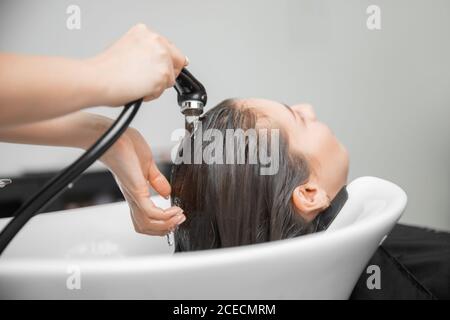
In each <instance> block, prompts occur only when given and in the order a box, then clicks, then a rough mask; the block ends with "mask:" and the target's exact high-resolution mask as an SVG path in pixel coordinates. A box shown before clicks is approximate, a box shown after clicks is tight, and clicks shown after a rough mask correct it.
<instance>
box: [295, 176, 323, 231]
mask: <svg viewBox="0 0 450 320" xmlns="http://www.w3.org/2000/svg"><path fill="white" fill-rule="evenodd" d="M292 201H293V203H294V206H295V207H296V208H297V212H298V214H300V215H301V216H302V217H303V218H304V219H305V220H306V221H308V222H310V221H312V220H314V219H315V218H316V216H317V215H318V214H319V213H320V212H322V211H323V210H325V209H326V208H328V206H329V205H330V200H329V198H328V195H327V193H326V192H325V190H324V189H323V188H321V187H320V186H319V185H318V184H317V183H316V182H313V181H308V182H307V183H305V184H302V185H300V186H298V187H297V188H295V189H294V192H293V193H292Z"/></svg>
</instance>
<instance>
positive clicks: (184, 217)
mask: <svg viewBox="0 0 450 320" xmlns="http://www.w3.org/2000/svg"><path fill="white" fill-rule="evenodd" d="M184 221H186V216H185V215H181V217H180V218H179V220H178V224H182V223H183V222H184Z"/></svg>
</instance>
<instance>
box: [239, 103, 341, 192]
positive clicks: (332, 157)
mask: <svg viewBox="0 0 450 320" xmlns="http://www.w3.org/2000/svg"><path fill="white" fill-rule="evenodd" d="M239 101H240V102H241V103H242V106H248V107H252V108H255V109H256V110H257V111H259V112H262V113H263V114H264V115H266V116H267V117H268V118H270V120H271V121H272V122H273V124H272V127H273V128H277V127H279V128H280V129H283V130H284V131H285V132H286V133H287V134H288V139H289V148H290V150H291V151H292V152H299V153H301V154H302V155H304V156H305V157H306V159H307V160H308V163H309V165H310V167H311V171H312V173H311V174H312V175H314V178H315V179H316V180H317V181H318V182H319V183H320V184H321V186H322V187H323V188H324V189H325V190H326V192H327V194H328V196H329V197H330V198H334V197H335V195H336V194H337V193H338V192H339V190H340V189H341V188H342V187H343V186H344V185H346V184H347V175H348V167H349V157H348V153H347V150H346V149H345V147H344V146H343V145H342V144H341V143H340V142H339V140H338V139H337V138H336V136H335V135H334V134H333V132H332V131H331V130H330V128H329V127H328V126H327V125H325V124H324V123H322V122H320V121H318V120H317V118H316V114H315V113H314V109H313V108H312V107H311V106H310V105H308V104H296V105H292V106H286V105H283V104H281V103H279V102H275V101H271V100H265V99H244V100H239Z"/></svg>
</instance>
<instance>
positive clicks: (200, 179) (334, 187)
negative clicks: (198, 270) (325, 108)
mask: <svg viewBox="0 0 450 320" xmlns="http://www.w3.org/2000/svg"><path fill="white" fill-rule="evenodd" d="M210 129H214V130H215V132H218V133H222V134H221V135H220V134H218V135H215V136H214V139H210V140H209V141H203V140H202V141H200V143H199V144H198V145H197V146H201V149H200V151H199V150H198V149H195V147H193V150H194V152H197V153H199V152H202V151H201V150H203V149H204V148H205V147H206V148H207V146H208V145H209V146H211V144H215V146H216V147H217V146H219V148H223V149H224V154H227V153H230V152H232V153H239V148H241V151H242V150H243V151H244V153H243V154H244V155H245V161H244V162H239V163H240V164H236V162H234V163H233V164H230V163H211V162H210V161H209V162H208V159H204V160H206V163H205V162H202V163H201V164H189V163H181V164H176V165H174V168H173V173H172V179H171V180H172V181H171V183H172V200H173V201H175V202H176V204H177V205H179V206H180V207H182V208H183V210H184V211H185V214H186V217H187V220H186V222H185V223H184V224H182V225H180V226H179V229H178V230H177V232H176V235H175V242H176V250H177V251H188V250H199V249H209V248H218V247H229V246H236V245H244V244H252V243H259V242H266V241H271V240H279V239H284V238H291V237H295V236H299V235H302V234H306V233H310V232H312V231H313V230H314V226H313V223H312V222H313V221H314V220H315V218H316V217H317V215H318V214H320V212H321V211H323V210H324V209H325V208H327V206H328V205H329V203H330V200H331V199H333V198H334V196H335V195H336V194H337V193H338V191H339V190H340V189H341V188H342V187H343V186H344V185H345V184H346V178H347V172H348V157H347V153H346V151H345V148H343V147H342V145H341V144H340V143H339V142H338V141H337V139H336V138H335V137H334V135H333V134H332V133H331V131H330V130H329V129H328V127H326V126H325V125H324V124H322V123H320V122H318V121H317V120H316V117H315V114H314V112H313V110H312V108H311V107H310V106H308V105H296V106H292V107H288V106H285V105H282V104H279V103H276V102H273V101H269V100H263V99H229V100H225V101H223V102H222V103H220V104H219V105H217V106H216V107H214V108H213V109H211V110H209V111H208V112H207V113H206V114H205V115H204V117H203V120H202V131H203V132H205V131H208V130H210ZM230 129H242V130H243V131H244V132H245V131H247V130H252V129H253V130H256V131H258V132H261V131H263V130H267V129H268V132H269V134H268V135H267V136H268V139H269V140H271V139H272V140H273V139H274V137H275V138H276V140H277V141H276V143H275V144H273V143H268V144H264V143H262V142H261V141H258V142H257V143H256V144H255V145H254V146H255V148H256V149H258V150H253V149H252V148H251V146H252V144H251V141H250V140H251V137H252V136H251V135H246V136H245V139H244V140H241V141H240V142H242V141H243V146H240V147H239V146H238V147H237V148H233V149H232V150H231V151H230V149H229V144H228V143H227V142H226V141H218V140H222V139H223V140H225V137H227V134H226V132H227V131H228V130H230ZM273 130H278V131H279V135H275V136H273V135H270V132H271V131H273ZM210 138H211V137H210ZM186 139H188V140H189V141H188V142H189V145H191V143H192V145H193V144H194V143H193V140H195V139H197V140H198V137H196V136H193V137H189V138H186ZM236 139H237V138H236ZM207 140H208V139H207ZM271 142H273V141H271ZM182 146H183V144H182ZM184 146H185V148H186V146H187V144H184ZM274 146H275V147H274ZM235 147H236V145H235ZM227 148H228V149H227ZM262 148H266V149H267V150H266V152H268V153H274V152H278V158H277V161H278V163H277V171H276V172H275V173H274V174H270V175H262V174H261V168H262V167H264V164H263V163H261V161H259V160H260V159H259V158H258V161H256V162H252V161H250V160H251V158H252V156H253V155H254V154H256V153H258V151H259V152H261V150H260V149H262ZM274 148H276V149H277V150H274ZM225 149H227V150H225ZM216 150H217V149H216ZM180 151H181V152H183V151H185V150H180ZM209 154H211V153H209ZM258 154H259V153H258ZM202 155H203V156H205V154H202Z"/></svg>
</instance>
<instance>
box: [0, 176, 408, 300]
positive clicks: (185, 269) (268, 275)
mask: <svg viewBox="0 0 450 320" xmlns="http://www.w3.org/2000/svg"><path fill="white" fill-rule="evenodd" d="M347 190H348V195H349V198H348V200H347V202H346V204H345V206H344V207H343V208H342V210H341V212H340V214H339V215H338V216H337V218H336V219H335V221H334V222H333V223H332V225H331V226H330V227H329V229H328V230H327V231H325V232H320V233H316V234H312V235H307V236H302V237H298V238H295V239H289V240H282V241H275V242H270V243H264V244H257V245H250V246H242V247H236V248H227V249H216V250H206V251H198V252H186V253H177V254H173V248H172V247H169V246H168V244H167V240H166V238H165V237H152V236H144V235H140V234H137V233H135V232H134V229H133V226H132V223H131V220H130V217H129V211H128V207H127V205H126V203H115V204H108V205H101V206H95V207H88V208H81V209H74V210H66V211H61V212H55V213H47V214H43V215H39V216H36V217H35V218H33V219H32V220H31V221H30V222H29V223H28V224H27V225H26V226H25V227H24V228H23V230H22V231H21V232H20V233H19V234H18V235H17V236H16V238H15V239H14V240H13V241H12V242H11V244H10V245H9V247H8V248H7V249H6V250H5V251H4V253H3V255H2V256H1V257H0V298H1V299H346V298H348V297H349V296H350V294H351V291H352V289H353V287H354V285H355V283H356V281H357V280H358V278H359V276H360V274H361V272H362V271H363V270H364V267H365V265H366V264H367V262H368V261H369V259H370V257H371V256H372V255H373V253H374V252H375V250H376V248H377V247H378V245H379V243H380V241H382V240H383V239H384V237H385V236H386V235H387V234H388V233H389V232H390V230H391V229H392V227H393V226H394V224H395V223H396V221H397V220H398V219H399V218H400V216H401V214H402V212H403V210H404V209H405V206H406V202H407V197H406V194H405V192H404V191H403V190H402V189H401V188H400V187H398V186H397V185H395V184H393V183H391V182H388V181H385V180H382V179H379V178H375V177H362V178H358V179H356V180H354V181H353V182H351V183H350V184H349V185H348V187H347ZM155 202H157V204H158V205H159V206H162V207H166V206H168V205H169V201H167V200H164V199H162V198H159V197H158V198H155ZM8 220H9V219H0V228H3V226H4V225H6V223H7V221H8Z"/></svg>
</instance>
